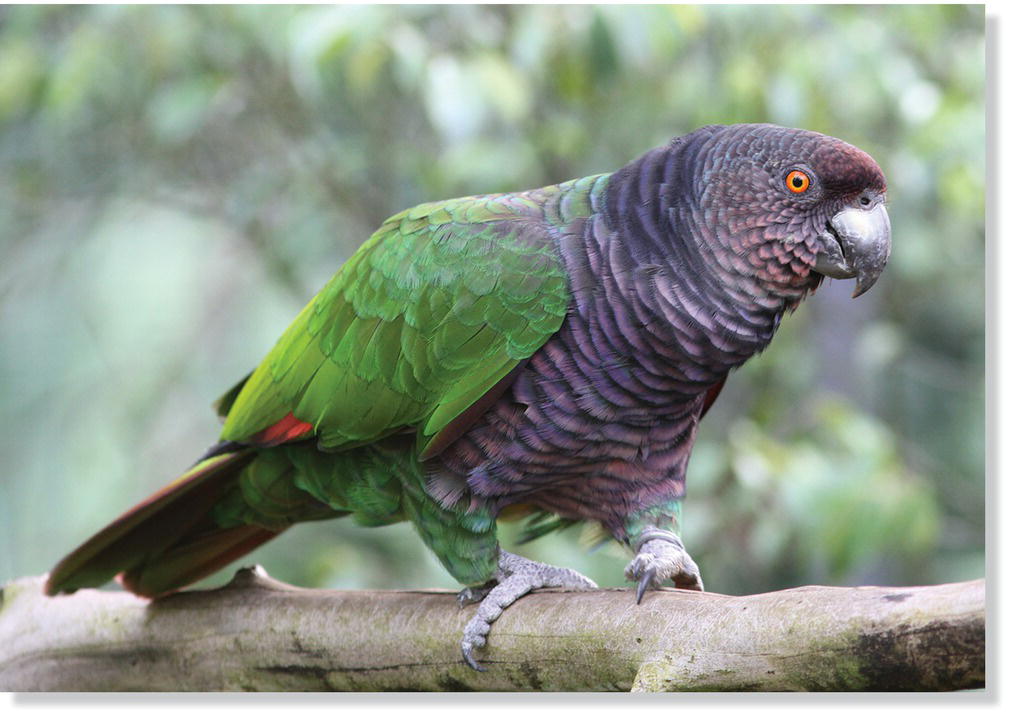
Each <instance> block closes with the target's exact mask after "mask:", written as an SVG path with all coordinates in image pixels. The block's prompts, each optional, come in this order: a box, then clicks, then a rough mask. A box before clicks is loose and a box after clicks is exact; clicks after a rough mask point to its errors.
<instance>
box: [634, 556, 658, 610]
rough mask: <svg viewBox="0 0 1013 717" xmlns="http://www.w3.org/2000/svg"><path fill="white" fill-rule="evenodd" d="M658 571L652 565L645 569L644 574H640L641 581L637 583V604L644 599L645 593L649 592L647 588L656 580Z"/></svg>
mask: <svg viewBox="0 0 1013 717" xmlns="http://www.w3.org/2000/svg"><path fill="white" fill-rule="evenodd" d="M657 573H658V571H657V570H656V569H655V568H654V567H653V566H652V567H649V568H647V570H645V571H644V574H643V575H641V576H640V582H639V583H637V605H639V604H640V601H641V600H643V599H644V593H645V592H647V588H649V587H650V586H651V583H652V582H654V576H655V575H657Z"/></svg>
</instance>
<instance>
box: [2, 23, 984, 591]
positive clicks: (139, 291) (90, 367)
mask: <svg viewBox="0 0 1013 717" xmlns="http://www.w3.org/2000/svg"><path fill="white" fill-rule="evenodd" d="M984 42H985V41H984V10H983V6H954V5H949V6H944V5H933V6H922V5H900V6H804V5H792V6H769V5H762V6H678V7H666V6H646V7H639V6H596V7H582V6H467V5H460V6H446V7H429V6H410V7H398V6H363V7H354V6H347V7H346V6H342V7H323V6H319V7H317V6H315V7H298V6H284V7H282V6H256V7H244V6H227V7H199V6H166V7H148V6H142V7H124V6H67V7H64V6H17V7H5V8H2V9H0V163H2V165H0V166H2V171H0V256H2V259H3V261H2V264H0V424H2V425H3V426H4V427H5V430H4V431H3V432H2V433H0V456H2V461H3V462H2V467H3V474H2V476H0V580H4V579H7V578H11V577H13V576H16V575H20V574H37V573H41V572H42V571H44V570H47V569H48V568H49V567H50V566H51V565H52V564H53V562H54V561H55V560H56V559H58V558H59V557H60V556H61V555H62V554H64V553H65V552H66V551H67V550H68V549H69V548H71V547H73V546H74V545H76V544H77V543H78V542H79V541H80V540H82V539H83V538H85V537H87V536H88V535H89V534H90V533H91V532H93V531H94V530H95V529H97V528H99V527H100V526H101V525H103V524H104V523H105V522H106V521H107V520H109V519H111V518H112V517H114V516H115V515H117V514H118V513H119V512H120V511H121V510H123V509H124V508H126V507H127V506H128V505H130V504H132V503H133V502H135V501H137V500H139V499H141V498H143V497H145V496H146V495H147V494H148V493H149V492H151V491H152V490H154V489H155V488H157V487H159V486H161V485H162V484H164V483H165V482H167V481H168V480H169V479H170V478H172V477H173V476H174V475H175V474H176V473H178V472H179V471H180V470H182V469H184V468H185V467H187V465H188V464H189V463H190V461H191V460H192V459H193V458H195V457H196V456H197V455H198V454H199V453H200V452H201V451H202V450H203V449H204V447H205V446H206V445H208V444H210V443H212V442H213V441H214V438H215V435H216V431H217V424H216V421H215V419H214V417H213V414H212V412H211V410H210V408H209V406H208V404H209V403H210V402H211V401H212V400H213V399H214V398H216V397H217V396H218V395H219V394H220V393H221V392H222V391H223V390H224V389H226V388H227V387H229V386H230V385H232V382H233V381H234V380H235V379H237V378H238V377H239V376H241V375H243V374H244V373H245V372H246V371H248V370H249V369H250V368H251V367H252V366H253V365H254V364H255V363H256V362H257V361H258V360H259V359H260V357H261V356H262V355H263V354H264V353H265V352H266V350H267V349H268V348H269V347H270V346H271V345H272V343H273V341H274V340H275V339H276V338H277V336H278V335H279V334H280V333H281V331H282V330H283V329H284V328H285V326H286V325H287V324H288V322H289V321H290V320H291V319H292V318H293V317H294V316H295V314H296V313H297V312H298V310H299V309H300V308H301V306H302V305H303V303H304V302H305V301H306V300H308V298H309V297H310V296H311V295H312V293H313V292H314V291H315V290H316V289H317V288H318V287H319V286H320V285H322V283H323V282H324V281H325V280H326V279H327V278H328V277H329V276H330V275H331V274H332V273H333V272H334V271H335V270H336V269H337V268H338V266H340V264H341V262H342V261H343V260H344V259H345V258H347V257H348V255H349V254H350V253H351V252H352V251H353V250H354V249H355V247H356V246H358V245H359V244H360V243H361V242H362V241H363V240H365V238H366V237H368V236H369V234H370V232H371V231H372V229H373V228H374V227H375V226H376V225H377V224H378V223H379V222H380V221H381V220H383V219H384V218H385V217H386V216H388V215H390V214H392V213H394V212H395V211H398V210H400V209H402V208H404V207H407V206H410V205H413V204H417V203H419V202H422V201H426V200H433V199H441V198H448V197H451V196H454V195H461V194H474V193H481V192H495V191H502V190H516V189H525V188H531V187H535V186H539V185H543V184H549V183H554V182H558V181H562V180H565V179H569V178H572V177H577V176H581V175H584V174H589V173H592V172H600V171H608V170H612V169H616V168H618V167H620V166H621V165H623V164H624V163H625V162H627V161H629V160H630V159H632V158H634V157H635V156H637V155H638V154H640V153H641V152H643V151H645V150H647V149H648V148H650V147H652V146H655V145H657V144H661V143H663V142H665V141H667V140H668V139H669V138H670V137H671V136H673V135H677V134H682V133H685V132H687V131H690V130H692V129H694V128H696V127H698V126H700V125H703V124H709V123H722V124H728V123H734V122H758V121H769V122H775V123H778V124H784V125H791V126H799V127H805V128H808V129H813V130H817V131H821V132H825V133H827V134H832V135H835V136H839V137H841V138H843V139H845V140H847V141H849V142H852V143H853V144H856V145H858V146H860V147H862V148H863V149H865V150H867V151H868V152H870V153H871V154H872V155H873V156H874V157H876V158H877V159H878V160H879V162H880V164H881V165H882V166H883V168H884V170H885V172H886V175H887V178H888V181H889V182H890V186H891V190H890V213H891V218H892V221H893V226H894V255H893V258H892V259H891V263H890V266H889V267H888V269H887V271H886V273H885V274H884V276H883V278H882V280H881V281H880V283H879V284H878V285H877V286H876V288H875V289H874V290H873V291H872V292H870V294H868V295H866V296H864V297H862V299H861V300H859V301H855V302H851V301H850V299H849V298H848V296H849V292H850V290H851V288H850V286H848V285H846V283H844V282H828V285H825V286H824V288H823V289H821V291H820V292H818V293H817V294H816V296H815V297H813V298H812V299H810V300H809V301H808V302H807V303H806V304H805V305H804V306H803V307H802V308H801V309H800V310H799V311H798V312H797V313H796V314H795V315H794V316H792V317H789V318H788V319H787V320H786V321H785V324H784V326H783V328H782V330H781V333H780V335H779V336H778V337H777V339H776V340H775V341H774V343H773V344H772V346H771V348H770V349H769V350H768V351H767V352H765V353H764V354H763V355H762V356H760V357H758V358H756V359H754V360H753V361H751V362H750V363H749V364H747V365H746V367H745V368H744V369H743V370H741V371H740V372H738V373H737V374H736V375H735V376H733V378H732V380H730V381H729V384H728V386H727V387H726V389H725V393H724V395H722V398H721V400H720V401H718V403H717V405H716V406H715V408H714V410H713V411H712V412H711V414H710V415H709V416H708V417H707V420H706V421H704V424H703V428H702V430H701V436H700V440H699V443H698V446H697V450H696V453H695V455H694V457H693V460H692V462H691V465H690V476H689V493H690V495H689V499H688V502H687V507H686V513H685V515H686V518H687V528H686V538H687V544H688V546H689V548H690V550H691V552H692V553H693V554H694V556H695V557H696V559H697V562H698V563H699V564H700V565H701V567H702V570H703V573H704V576H705V579H706V581H707V585H708V587H709V588H710V589H712V590H717V591H720V592H727V593H743V592H757V591H762V590H769V589H776V588H781V587H786V586H790V585H796V584H802V583H810V582H821V583H836V584H855V583H869V582H875V583H881V584H891V583H892V584H903V583H917V582H924V583H931V582H943V581H951V580H960V579H965V578H971V577H977V576H980V575H982V574H983V573H984V453H985V448H984V446H985V438H984V436H985V415H984V400H985V396H984V336H985V316H984V291H985V286H984V258H985V250H984V215H985V211H984V196H985V188H984V182H985V110H984V108H985V100H984V96H985V79H984V78H985V59H984ZM503 532H504V535H505V536H506V539H507V543H508V544H509V541H510V536H512V535H516V526H511V525H508V526H505V528H504V531H503ZM522 550H523V551H525V552H526V553H527V554H529V555H530V556H532V557H535V558H540V559H545V560H550V561H552V562H555V563H557V564H566V565H570V566H572V567H575V568H578V569H581V570H583V571H585V572H586V573H588V574H589V575H591V576H592V577H593V578H595V579H596V580H598V581H599V582H600V583H601V584H604V585H619V584H622V583H623V580H622V566H623V565H624V563H625V561H626V559H627V556H625V555H624V554H623V552H622V551H621V550H620V549H619V548H618V547H617V546H608V547H605V548H603V549H601V550H598V551H596V552H593V553H588V552H587V551H586V550H585V546H584V545H583V543H582V540H581V530H580V529H579V528H574V529H571V530H569V531H566V532H564V533H562V534H559V535H556V536H551V537H548V538H545V539H542V540H540V541H537V542H536V543H533V544H531V545H529V546H526V547H525V548H523V549H522ZM252 560H257V561H261V562H263V563H264V564H265V565H266V566H267V568H268V570H269V572H271V573H272V574H274V575H276V576H277V577H279V578H281V579H285V580H289V581H293V582H296V583H300V584H304V585H321V586H334V587H352V586H365V587H420V586H429V585H439V586H447V587H450V586H452V585H453V583H452V581H451V579H450V578H449V577H448V576H446V575H445V574H444V573H443V571H442V570H441V569H440V567H439V566H438V564H437V563H436V561H435V560H434V559H433V558H432V557H431V556H429V555H428V553H427V552H426V551H425V550H424V548H423V547H422V545H421V542H420V541H418V540H417V539H416V538H415V537H414V536H413V534H412V529H411V528H410V526H407V525H400V526H394V527H391V528H384V529H362V528H357V527H356V526H354V525H352V524H351V523H350V522H348V521H334V522H327V523H321V524H314V525H307V526H298V527H296V528H293V529H292V530H291V531H290V532H289V534H288V535H286V536H284V537H283V538H281V539H279V540H276V541H274V542H273V543H271V544H270V545H268V546H266V547H265V548H262V549H261V550H259V551H258V552H257V553H255V554H254V555H253V556H251V558H250V559H249V560H248V561H247V562H249V561H252Z"/></svg>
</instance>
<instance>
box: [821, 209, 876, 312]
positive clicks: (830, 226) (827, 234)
mask: <svg viewBox="0 0 1013 717" xmlns="http://www.w3.org/2000/svg"><path fill="white" fill-rule="evenodd" d="M889 258H890V216H889V215H888V214H887V213H886V206H885V205H884V204H883V203H882V202H876V203H875V204H873V205H872V206H871V207H868V208H866V207H848V208H847V209H843V210H841V211H840V212H838V213H837V214H835V215H834V217H833V218H832V219H831V220H830V221H829V222H827V227H826V231H824V232H822V233H821V234H820V248H819V252H818V253H817V255H816V266H815V269H816V271H818V272H819V273H821V274H823V275H824V276H829V277H831V278H832V279H851V278H853V277H857V281H856V282H855V293H853V294H852V295H851V296H852V297H856V296H861V295H862V294H864V293H865V292H866V291H868V290H869V289H870V288H872V285H873V284H875V283H876V279H878V278H879V275H880V274H881V273H883V267H885V266H886V260H887V259H889Z"/></svg>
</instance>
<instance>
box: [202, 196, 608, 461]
mask: <svg viewBox="0 0 1013 717" xmlns="http://www.w3.org/2000/svg"><path fill="white" fill-rule="evenodd" d="M603 179H604V178H603V177H588V178H585V179H583V180H576V181H574V182H569V183H566V184H563V185H558V186H555V187H549V188H545V189H542V190H536V191H534V192H528V193H524V194H505V195H492V196H480V197H466V198H463V199H455V200H450V201H447V202H436V203H430V204H423V205H420V206H418V207H415V208H414V209H409V210H406V211H404V212H401V213H400V214H397V215H395V216H394V217H391V218H390V219H389V220H388V221H387V222H385V223H384V224H383V226H381V227H380V229H379V230H377V232H376V233H375V234H373V236H372V237H371V238H370V239H369V241H367V242H366V243H365V244H364V245H363V246H362V247H361V248H360V249H359V250H358V251H357V252H356V253H355V254H354V255H353V256H352V257H351V258H350V259H349V260H348V262H347V263H346V264H345V265H344V266H343V267H342V268H341V270H340V271H338V273H337V274H336V275H335V276H334V277H333V278H332V279H331V281H330V282H329V283H328V284H327V285H326V286H325V287H324V288H323V290H322V291H321V292H320V293H319V294H317V296H316V297H315V298H314V299H313V300H312V301H311V302H310V303H309V305H307V306H306V308H305V309H303V311H302V312H301V313H300V314H299V316H298V317H297V318H296V320H295V322H294V323H293V324H292V325H291V326H290V327H289V328H288V330H287V331H286V332H285V334H284V335H283V336H282V337H281V339H280V340H279V341H278V343H277V345H276V346H275V347H274V348H273V349H272V350H271V352H270V353H269V354H268V355H267V357H266V358H265V359H264V361H263V362H262V363H261V364H260V366H258V367H257V369H256V370H255V371H254V372H253V373H252V374H251V375H250V377H249V378H248V379H247V380H246V381H245V383H244V385H242V387H241V389H239V390H238V392H236V390H235V389H234V390H233V391H230V392H229V394H226V396H225V397H223V402H222V407H223V408H225V409H226V410H227V411H228V415H227V417H226V421H225V426H224V428H223V431H222V438H223V440H234V441H240V442H244V441H250V440H253V439H255V438H256V436H257V434H258V433H261V432H263V431H265V430H266V429H268V428H269V427H271V426H274V425H276V424H278V423H279V422H281V421H284V420H291V417H292V416H294V418H295V419H298V421H300V422H304V423H307V424H311V425H312V426H313V429H312V433H306V434H305V435H315V436H316V438H317V441H318V444H319V445H320V447H321V448H324V449H331V450H335V449H342V448H348V447H352V446H356V445H363V444H366V443H370V442H373V441H375V440H377V439H379V438H382V437H384V436H387V435H391V434H393V433H398V432H401V431H405V430H415V431H417V436H418V441H417V445H418V448H419V451H420V455H421V457H423V458H425V457H428V456H429V455H432V454H434V453H436V452H438V451H439V450H441V449H442V447H443V446H445V445H446V443H447V442H448V441H449V440H451V439H452V437H456V435H457V434H459V433H460V431H462V430H463V429H464V427H466V426H462V425H461V423H462V420H461V419H462V418H464V419H468V420H467V422H468V423H470V420H473V418H474V415H473V414H474V411H472V412H471V413H469V412H468V409H469V408H472V407H474V406H476V405H478V406H482V405H486V404H487V403H488V402H491V401H490V400H489V398H490V396H491V397H492V400H494V399H495V397H496V396H498V395H499V393H498V392H502V390H503V389H504V388H505V386H506V384H507V383H508V379H509V376H510V374H511V372H512V371H513V370H514V369H516V368H517V367H518V366H519V365H521V363H522V362H523V361H524V360H526V359H527V358H529V357H530V356H531V355H532V354H533V353H534V352H535V351H536V350H538V348H539V347H541V346H542V345H543V344H544V343H545V342H546V341H547V340H548V338H549V337H550V336H551V335H552V334H553V333H555V332H556V331H557V330H558V329H559V327H560V325H561V324H562V322H563V318H564V316H565V315H566V310H567V307H568V305H569V303H570V293H569V289H568V287H567V281H566V276H565V267H564V266H563V263H562V260H561V259H560V256H559V251H558V248H557V245H558V242H559V240H560V237H561V236H562V234H564V233H566V232H567V231H569V230H571V229H572V228H573V227H574V226H575V222H576V221H577V220H579V219H580V218H581V217H582V216H586V214H587V213H588V212H589V211H590V193H591V192H592V191H599V190H600V189H603V186H604V181H603ZM483 399H484V400H485V403H483ZM289 414H291V416H290V415H289ZM455 419H458V420H457V421H456V422H455ZM301 437H302V436H301Z"/></svg>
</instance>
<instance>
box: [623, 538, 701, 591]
mask: <svg viewBox="0 0 1013 717" xmlns="http://www.w3.org/2000/svg"><path fill="white" fill-rule="evenodd" d="M638 542H639V547H638V548H637V554H636V556H635V557H634V558H633V560H631V561H630V563H629V565H627V566H626V578H627V579H628V580H632V581H633V582H635V583H637V604H638V605H639V604H640V601H641V600H642V599H643V598H644V592H645V591H646V590H647V588H652V589H653V588H659V587H661V584H662V583H663V582H665V581H666V580H671V581H672V582H673V583H675V587H677V588H683V589H685V590H700V591H703V578H701V577H700V568H698V567H697V566H696V563H695V562H693V558H691V557H690V556H689V553H688V552H687V551H686V548H685V546H683V544H682V541H681V540H680V539H679V536H677V535H676V534H675V533H672V532H669V531H667V530H660V529H652V530H650V531H647V532H645V533H644V534H643V535H642V536H641V537H640V540H639V541H638Z"/></svg>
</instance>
